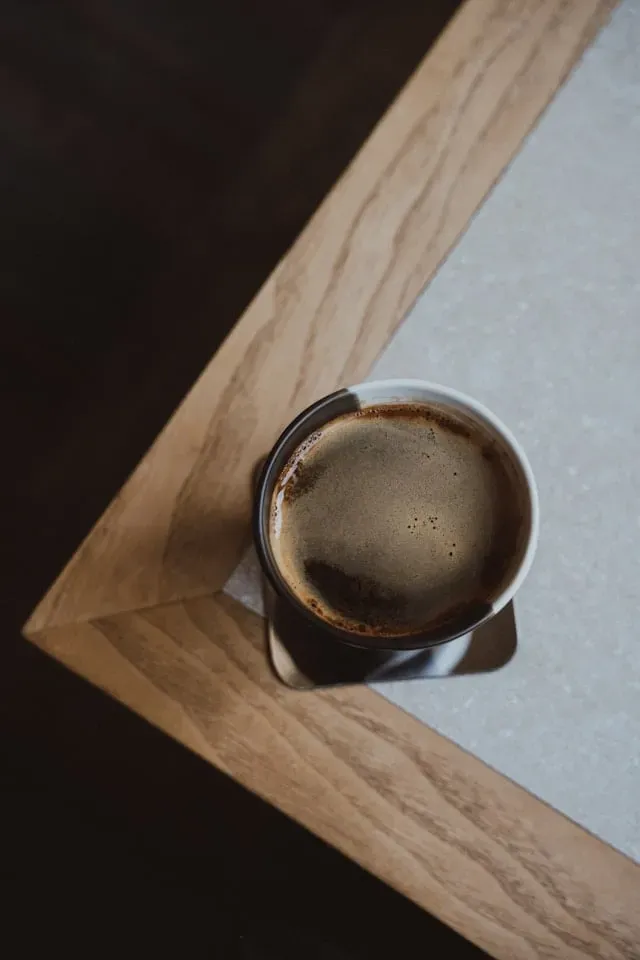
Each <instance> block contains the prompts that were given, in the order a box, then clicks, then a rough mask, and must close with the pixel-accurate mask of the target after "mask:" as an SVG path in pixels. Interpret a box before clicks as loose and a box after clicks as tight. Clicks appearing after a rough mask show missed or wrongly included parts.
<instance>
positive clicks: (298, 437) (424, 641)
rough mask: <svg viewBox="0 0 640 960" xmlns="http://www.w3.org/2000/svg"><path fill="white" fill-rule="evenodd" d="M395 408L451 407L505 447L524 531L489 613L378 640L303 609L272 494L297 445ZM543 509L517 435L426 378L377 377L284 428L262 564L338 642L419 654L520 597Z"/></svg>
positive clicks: (269, 489)
mask: <svg viewBox="0 0 640 960" xmlns="http://www.w3.org/2000/svg"><path fill="white" fill-rule="evenodd" d="M394 403H404V404H406V403H420V404H426V405H430V406H435V407H437V408H439V409H441V410H442V411H443V412H444V413H446V411H447V409H449V410H450V411H451V412H452V413H453V414H456V413H457V414H458V416H461V417H462V418H463V419H466V420H467V421H471V424H472V425H474V426H475V427H476V428H477V430H478V431H479V432H480V434H481V435H482V434H484V435H486V437H487V441H488V442H490V443H493V444H495V445H496V446H497V447H498V450H499V452H500V455H501V456H502V457H504V458H506V459H507V460H508V461H509V463H510V465H511V467H512V468H513V469H512V474H513V476H514V477H515V478H516V482H517V483H518V484H519V486H520V489H519V491H518V494H519V502H521V503H522V517H521V518H520V521H521V522H520V527H519V534H518V539H517V544H518V545H517V548H516V550H515V555H514V556H513V558H512V562H511V563H510V571H511V572H510V575H509V577H508V579H507V580H506V581H505V582H504V583H503V584H502V586H501V589H500V592H499V593H498V594H497V595H495V596H492V597H491V598H490V599H488V600H487V603H486V604H485V605H484V607H483V609H482V610H478V611H475V612H474V614H473V615H470V618H468V619H463V620H461V621H456V623H455V624H449V625H447V626H446V627H444V628H438V629H436V630H432V631H429V632H425V633H421V634H406V635H403V636H371V635H369V634H361V633H355V632H352V631H349V630H345V629H342V628H339V627H335V626H333V625H330V624H329V623H327V622H326V621H325V620H323V619H322V618H321V617H320V616H318V615H316V614H315V613H314V612H313V611H312V610H311V609H309V608H308V607H307V606H306V605H305V604H303V603H302V602H301V601H300V600H299V599H298V597H297V596H296V594H295V593H294V591H293V590H292V588H291V587H290V586H289V584H288V583H287V580H286V578H285V577H284V576H283V574H282V571H281V570H280V569H279V567H278V564H277V561H276V559H275V556H274V552H273V550H272V549H271V542H270V526H271V524H270V517H271V503H272V497H273V493H274V490H275V487H276V484H277V482H278V478H279V477H280V474H281V472H282V470H283V469H284V467H285V466H286V464H287V462H288V461H289V458H290V457H291V456H292V454H293V453H294V451H295V450H296V449H297V448H298V446H299V445H300V444H301V443H302V442H303V441H304V440H305V439H306V438H307V437H308V436H310V435H311V434H312V433H314V432H315V431H317V430H318V429H320V428H321V427H322V426H324V425H325V424H327V423H329V422H330V421H331V420H334V419H335V418H336V417H339V416H343V415H344V414H345V413H349V412H355V411H357V410H362V409H363V408H366V407H376V406H380V405H383V404H384V405H386V404H394ZM539 524H540V516H539V504H538V492H537V489H536V484H535V480H534V477H533V472H532V470H531V467H530V465H529V461H528V460H527V457H526V455H525V453H524V450H523V449H522V447H521V446H520V444H519V443H518V441H517V440H516V439H515V437H514V436H513V434H512V433H511V431H510V430H509V429H508V428H507V427H506V426H505V425H504V424H503V423H502V421H500V420H499V419H498V417H496V416H495V414H493V413H491V411H489V410H488V409H487V408H486V407H484V406H483V405H482V404H481V403H478V401H477V400H473V399H472V398H471V397H468V396H465V394H463V393H460V392H459V391H457V390H453V389H451V388H450V387H443V386H438V385H437V384H433V383H428V382H426V381H423V380H377V381H375V380H374V381H371V382H370V383H359V384H356V385H355V386H353V387H348V388H346V389H344V390H338V391H336V392H335V393H332V394H330V395H329V396H327V397H323V398H322V399H320V400H318V401H317V402H316V403H314V404H312V405H311V406H310V407H308V408H307V409H306V410H304V411H303V412H302V413H301V414H300V415H299V416H298V417H296V419H295V420H293V421H292V422H291V423H290V424H289V426H288V427H287V428H286V429H285V430H284V432H283V433H282V434H281V436H280V437H279V439H278V440H277V441H276V443H275V445H274V447H273V449H272V450H271V453H270V454H269V456H268V457H267V460H266V462H265V464H264V467H263V469H262V473H261V476H260V480H259V483H258V487H257V491H256V498H255V508H254V539H255V544H256V549H257V553H258V557H259V560H260V563H261V566H262V568H263V570H264V573H265V574H266V576H267V578H268V579H269V581H270V583H271V585H272V586H273V588H274V589H275V591H276V593H277V594H278V595H279V596H280V597H281V598H282V599H284V600H286V601H287V602H289V603H291V604H293V606H294V607H295V608H296V609H297V610H298V612H299V613H301V614H303V615H304V616H305V617H307V618H308V619H309V620H310V621H312V622H313V623H314V625H315V626H316V627H318V626H321V627H323V628H324V629H326V630H327V631H328V632H329V633H330V634H332V635H333V636H334V637H335V638H336V639H338V640H341V641H343V642H344V643H348V644H350V645H352V646H357V647H367V648H371V647H375V648H378V649H387V650H415V649H422V648H427V647H432V646H435V645H436V644H441V643H446V642H448V641H449V640H453V639H454V638H455V637H459V636H462V635H463V634H466V633H469V632H470V631H471V630H474V629H475V628H476V627H478V626H480V624H482V623H486V622H487V621H488V620H490V619H491V618H492V617H494V616H495V615H496V614H497V613H499V612H500V611H501V610H502V609H503V608H504V607H505V606H506V605H507V604H508V603H509V602H510V601H511V600H512V599H513V597H514V596H515V594H516V592H517V591H518V589H519V588H520V586H521V585H522V582H523V581H524V579H525V577H526V576H527V573H528V572H529V570H530V568H531V564H532V562H533V557H534V554H535V550H536V546H537V542H538V533H539Z"/></svg>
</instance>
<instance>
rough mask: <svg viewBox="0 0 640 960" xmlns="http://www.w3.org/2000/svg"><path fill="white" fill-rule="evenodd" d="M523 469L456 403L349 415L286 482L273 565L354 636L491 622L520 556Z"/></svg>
mask: <svg viewBox="0 0 640 960" xmlns="http://www.w3.org/2000/svg"><path fill="white" fill-rule="evenodd" d="M514 470H515V468H514V466H513V464H512V463H511V462H510V459H509V457H508V456H507V454H506V453H505V452H504V451H502V452H501V451H500V449H499V448H498V446H497V443H496V441H495V439H494V438H492V437H491V436H490V435H489V434H488V432H485V431H482V430H481V428H480V427H478V426H476V425H475V424H472V423H470V422H469V421H467V420H465V419H463V418H462V417H461V416H460V417H458V416H457V414H454V413H452V412H451V411H450V409H449V408H447V409H446V411H445V410H444V409H442V408H440V407H437V406H435V405H433V406H432V405H426V404H403V403H395V404H386V405H381V406H376V407H369V408H364V409H363V410H360V411H357V412H354V413H349V414H345V415H344V416H341V417H338V418H337V419H335V420H333V421H330V422H329V423H328V424H326V425H325V426H324V427H322V429H320V430H318V431H317V432H315V433H314V434H312V435H311V436H309V437H308V438H307V439H306V440H304V441H303V443H301V444H300V446H299V447H298V448H297V449H296V451H295V452H294V454H293V456H292V457H291V458H290V459H289V461H288V463H287V464H286V466H285V468H284V469H283V470H282V472H281V474H280V477H279V478H278V482H277V484H276V487H275V491H274V495H273V498H272V503H271V514H270V538H271V545H272V550H273V552H274V558H275V560H276V563H277V565H278V568H279V570H280V572H281V575H282V576H283V578H284V579H285V581H286V582H287V583H288V584H289V587H290V589H291V590H292V591H293V593H294V594H295V595H296V597H297V598H298V600H299V601H300V602H301V603H303V604H304V605H305V606H306V607H308V608H309V609H311V610H313V611H314V612H315V613H316V614H317V615H318V616H320V617H321V618H322V619H323V620H325V621H326V622H327V623H329V624H331V625H333V626H336V627H339V628H341V629H343V630H347V631H349V632H352V633H358V634H369V635H375V636H389V637H396V636H402V635H407V634H416V633H429V632H430V631H433V630H437V629H438V628H448V627H449V626H450V625H451V626H455V624H456V622H457V621H460V622H461V623H463V622H464V621H465V617H466V618H467V620H469V621H470V620H474V619H480V618H481V616H482V615H484V613H488V612H489V611H490V609H491V602H492V600H493V599H494V598H495V597H496V596H497V595H498V593H499V592H500V590H501V588H502V587H503V585H504V584H505V583H506V582H507V580H508V577H509V574H510V571H511V570H512V569H513V567H514V564H515V563H517V562H518V560H519V556H520V552H519V543H520V540H521V528H522V526H523V516H522V514H523V509H522V504H521V503H520V502H519V495H518V493H517V491H518V489H519V486H518V483H517V480H516V477H515V473H514ZM520 496H521V495H520Z"/></svg>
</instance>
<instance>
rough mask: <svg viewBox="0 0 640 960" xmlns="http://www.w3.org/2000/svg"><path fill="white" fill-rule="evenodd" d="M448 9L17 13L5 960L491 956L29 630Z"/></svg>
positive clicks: (153, 6) (8, 363)
mask: <svg viewBox="0 0 640 960" xmlns="http://www.w3.org/2000/svg"><path fill="white" fill-rule="evenodd" d="M455 6H456V4H455V3H453V2H444V0H443V2H442V3H439V4H424V3H417V2H412V3H409V2H406V0H396V2H395V3H393V4H391V3H380V2H367V3H365V2H356V0H351V2H349V0H344V2H339V0H323V2H318V0H315V2H312V3H309V4H305V5H304V9H302V8H301V7H300V6H299V5H297V4H294V3H292V2H289V0H278V2H274V3H270V4H262V3H258V2H257V0H237V2H235V3H233V4H229V5H221V4H212V3H209V2H207V3H205V2H200V0H189V2H186V3H183V4H177V3H171V2H168V0H153V2H152V0H144V2H143V0H126V2H125V0H95V2H93V3H84V2H80V0H67V2H65V3H60V4H53V3H43V2H35V0H20V2H18V0H7V2H6V3H4V4H2V9H1V11H0V63H1V64H2V71H3V81H4V82H3V83H2V84H1V85H0V157H1V160H0V202H1V204H2V210H3V216H2V218H1V219H0V263H1V265H2V266H1V268H0V309H1V310H2V317H3V348H4V349H3V363H2V379H1V391H2V400H3V406H4V410H5V421H4V428H5V429H4V440H5V444H4V451H3V452H4V453H5V457H4V465H5V469H4V471H3V475H2V476H3V482H4V496H3V528H4V529H3V539H2V543H3V547H4V552H3V555H4V560H5V562H4V564H3V589H2V602H3V619H2V662H1V669H0V710H1V713H0V722H1V744H0V746H1V756H0V761H1V762H0V774H1V780H2V782H1V784H0V787H1V790H2V802H3V814H4V815H3V817H2V835H1V839H0V842H1V844H2V850H3V857H2V872H3V873H4V874H5V875H6V879H7V884H6V887H7V888H8V889H9V891H10V899H9V901H8V902H7V901H6V900H5V902H4V904H3V905H4V906H5V916H8V917H10V916H11V915H12V914H13V913H14V903H15V904H20V905H21V906H22V908H23V909H24V908H25V907H26V909H27V911H28V916H29V918H30V922H29V923H26V924H25V923H24V922H22V921H21V925H20V931H19V933H20V941H19V943H20V945H21V950H20V951H19V953H18V952H17V953H16V955H24V956H32V955H34V950H32V949H31V947H32V944H35V943H36V942H37V944H38V946H42V945H44V946H45V947H47V948H49V949H50V948H52V947H53V948H55V947H58V946H59V945H63V946H64V947H65V948H66V950H65V952H66V955H68V956H73V955H78V954H79V953H82V955H84V956H86V955H87V954H90V955H92V956H95V955H102V954H103V953H109V955H111V956H113V955H114V953H115V951H116V950H117V953H118V955H119V956H150V955H159V956H168V955H171V956H175V955H180V956H215V957H221V958H225V960H227V958H229V960H234V958H236V957H237V958H240V960H248V958H251V960H253V958H271V957H278V958H282V957H285V958H286V957H296V958H297V957H300V956H304V957H309V958H315V957H318V958H335V960H357V958H361V957H362V958H365V957H367V958H370V957H386V956H388V955H389V954H392V955H397V956H405V955H406V956H408V955H409V954H410V953H411V952H413V951H414V950H415V948H416V944H419V945H420V947H419V948H420V952H421V953H423V954H426V955H427V956H428V955H430V954H431V953H433V954H434V955H438V954H442V953H443V952H446V953H447V954H448V953H451V954H455V955H456V956H469V957H471V956H478V955H480V954H479V951H476V950H475V949H474V948H472V947H471V946H470V945H468V944H466V942H465V941H463V940H462V939H461V938H459V937H458V936H457V935H455V934H453V933H452V932H451V931H449V930H447V928H445V927H443V926H442V925H441V924H439V923H438V922H437V921H435V920H433V919H432V918H431V917H429V916H428V915H427V914H425V913H424V912H422V911H421V910H419V909H418V908H416V907H414V906H413V905H412V904H410V903H409V902H408V901H406V900H404V899H403V898H402V897H400V896H399V895H397V894H395V893H393V892H392V891H391V890H389V889H388V888H386V887H385V886H384V885H383V884H382V883H380V882H379V881H377V880H375V879H374V878H373V877H371V876H369V875H368V874H366V873H365V872H364V871H362V870H361V869H360V868H358V867H356V866H355V865H353V864H351V863H350V862H348V861H347V860H345V859H344V858H343V857H341V856H340V855H339V854H338V853H336V852H335V851H333V850H331V849H330V848H328V847H327V846H326V845H324V844H323V843H321V842H320V841H319V840H317V839H316V838H314V837H312V836H311V835H310V834H308V833H307V832H306V831H304V830H303V829H302V828H300V827H298V826H296V825H295V824H293V823H292V822H291V821H289V820H288V819H287V818H286V817H284V816H283V815H281V814H280V813H278V812H277V811H276V810H274V809H272V808H271V807H269V806H268V805H267V804H265V803H263V802H261V801H259V800H258V799H257V798H255V797H254V796H252V795H250V794H248V793H247V792H246V791H244V790H243V789H242V788H240V787H239V786H237V785H236V784H235V783H233V782H232V781H231V780H230V779H228V778H227V777H226V776H224V775H223V774H221V773H220V772H218V771H217V770H215V769H214V768H212V767H211V766H209V765H208V764H206V763H205V762H204V761H202V760H200V759H199V758H198V757H195V756H193V755H191V754H189V753H188V752H187V751H186V750H184V749H183V748H181V747H180V746H178V745H177V744H175V743H173V742H172V741H171V740H169V739H168V738H167V737H165V736H164V735H162V734H160V733H159V732H158V731H156V730H155V729H153V728H151V727H150V726H149V725H148V724H146V723H145V722H144V721H143V720H141V719H140V718H138V717H136V716H134V715H133V714H132V713H130V712H129V711H128V710H127V709H125V708H124V707H122V706H120V705H119V704H117V703H115V702H114V701H112V700H111V699H110V698H108V697H107V696H105V695H103V694H102V693H100V692H99V691H98V690H96V689H94V688H93V687H91V686H90V685H89V684H87V683H86V682H84V681H83V680H81V679H79V678H77V677H75V676H73V675H72V674H70V673H69V672H68V671H66V670H65V669H64V668H62V667H60V666H59V665H58V664H56V663H55V662H54V661H52V660H50V659H49V658H47V657H46V656H44V655H43V654H41V653H40V652H39V651H38V650H37V649H35V648H34V647H32V646H31V645H30V644H28V643H27V642H26V641H24V640H23V639H22V638H21V637H20V633H19V628H20V624H21V623H22V622H23V621H24V620H25V618H26V617H27V616H28V614H29V612H30V610H31V609H32V607H33V606H34V605H35V603H36V602H37V600H38V599H39V597H40V596H41V595H42V593H43V592H44V590H45V589H46V588H47V586H48V584H49V582H50V581H51V579H52V578H53V577H54V576H55V574H56V573H57V572H58V571H59V569H60V567H61V566H62V564H63V563H64V562H65V561H66V560H67V559H68V557H69V556H70V555H71V553H72V552H73V550H74V548H75V547H76V546H77V544H78V542H79V541H80V539H81V538H82V536H84V534H85V533H86V532H87V531H88V529H89V528H90V526H91V525H92V523H93V522H94V521H95V519H96V517H97V516H98V514H99V513H100V512H101V510H102V509H103V508H104V507H105V505H106V504H107V503H108V501H109V500H110V499H111V497H112V496H113V495H114V494H115V492H116V491H117V489H118V487H119V486H120V485H121V483H122V481H123V480H124V479H125V477H126V475H127V474H128V473H129V472H130V470H131V469H132V468H133V467H134V466H135V463H136V462H137V460H138V459H139V458H140V456H141V455H142V454H143V452H144V450H145V449H146V447H147V446H148V445H149V443H150V442H151V441H152V439H153V437H154V436H155V435H156V433H157V432H158V430H159V429H160V428H161V427H162V425H163V423H164V422H165V420H166V419H167V417H168V415H169V414H170V413H171V411H172V409H173V408H174V407H175V405H176V404H177V403H178V402H179V400H180V398H181V397H182V395H183V394H184V393H185V392H186V390H187V389H188V387H189V386H190V384H191V382H192V381H193V379H194V377H195V376H196V374H197V373H198V372H199V371H200V370H201V369H202V368H203V366H204V365H205V364H206V362H207V360H208V359H209V357H210V355H211V353H212V352H213V351H214V350H215V348H216V346H217V345H218V344H219V343H220V341H221V339H222V338H223V336H224V335H225V333H226V332H227V331H228V329H229V328H230V327H231V326H232V324H233V322H234V321H235V319H236V318H237V316H238V315H239V313H240V312H241V310H242V308H243V307H244V306H245V305H246V303H247V302H248V301H249V300H250V298H251V296H252V295H253V294H254V292H255V291H256V290H257V289H258V287H259V286H260V284H261V282H262V281H263V280H264V278H265V276H266V275H267V274H268V272H269V270H270V269H271V268H272V267H273V265H274V264H275V263H276V262H277V260H278V258H279V257H280V256H281V255H282V253H284V252H285V250H286V249H287V247H288V246H289V245H290V244H291V243H292V242H293V240H294V239H295V236H296V235H297V233H298V232H299V230H300V228H301V227H302V226H303V224H304V223H305V222H306V220H307V219H308V218H309V216H310V215H311V213H312V212H313V210H314V209H315V207H316V206H317V204H318V203H319V201H320V200H321V198H322V196H323V195H324V194H325V193H326V191H327V190H328V189H329V187H330V186H331V184H332V183H333V182H334V181H335V179H336V177H337V176H338V175H339V173H340V172H341V170H342V169H344V167H345V165H346V164H347V163H348V162H349V160H350V158H351V157H352V156H353V154H354V153H355V151H356V150H357V148H358V147H359V145H360V144H361V142H362V140H363V139H364V137H365V136H366V135H367V133H368V132H369V130H370V129H371V127H372V126H373V124H374V123H375V122H376V120H377V119H378V118H379V116H380V115H381V113H382V112H383V110H384V108H385V107H386V106H387V105H388V103H389V102H390V101H391V100H392V98H393V96H394V95H395V94H396V92H397V91H398V89H399V88H400V87H401V85H402V84H403V82H404V81H405V80H406V79H407V77H408V76H409V74H410V72H411V71H412V69H413V68H414V67H415V65H416V64H417V62H418V61H419V60H420V58H421V57H422V56H423V55H424V54H425V52H426V50H427V49H428V47H429V44H430V43H431V42H432V40H433V38H434V37H435V36H436V35H437V34H438V32H439V31H440V30H441V28H442V26H443V25H444V23H445V22H446V20H447V19H448V17H449V16H450V14H451V12H452V10H453V8H454V7H455ZM15 915H16V917H17V916H18V914H17V910H16V912H15ZM5 933H6V927H5ZM111 947H112V949H110V948H111Z"/></svg>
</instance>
